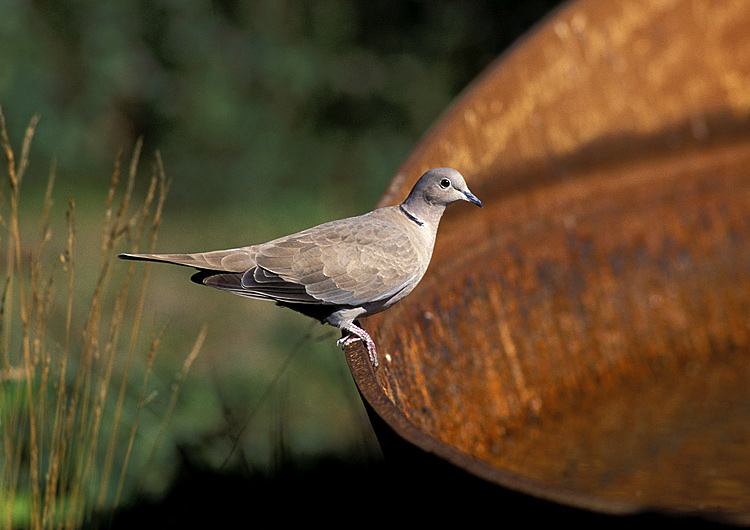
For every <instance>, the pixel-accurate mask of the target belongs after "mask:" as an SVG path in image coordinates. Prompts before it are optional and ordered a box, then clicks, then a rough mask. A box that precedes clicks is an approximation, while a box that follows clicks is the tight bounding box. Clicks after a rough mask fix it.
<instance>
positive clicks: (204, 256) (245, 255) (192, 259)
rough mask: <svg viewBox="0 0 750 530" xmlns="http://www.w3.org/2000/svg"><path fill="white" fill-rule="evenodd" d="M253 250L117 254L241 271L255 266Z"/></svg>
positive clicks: (205, 268)
mask: <svg viewBox="0 0 750 530" xmlns="http://www.w3.org/2000/svg"><path fill="white" fill-rule="evenodd" d="M254 254H255V253H254V252H252V250H251V248H250V247H247V248H234V249H229V250H215V251H213V252H198V253H195V254H118V255H117V257H118V258H120V259H127V260H138V261H157V262H162V263H173V264H175V265H182V266H185V267H195V268H196V269H202V270H214V271H226V272H243V271H246V270H248V269H250V268H252V267H255V259H254V257H255V256H254Z"/></svg>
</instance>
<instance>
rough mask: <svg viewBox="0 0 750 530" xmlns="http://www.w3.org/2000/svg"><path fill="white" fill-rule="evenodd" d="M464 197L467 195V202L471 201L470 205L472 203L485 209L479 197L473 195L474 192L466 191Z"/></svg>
mask: <svg viewBox="0 0 750 530" xmlns="http://www.w3.org/2000/svg"><path fill="white" fill-rule="evenodd" d="M464 195H466V200H467V201H469V202H470V203H472V204H476V205H477V206H479V207H480V208H484V206H482V201H480V200H479V199H478V198H477V196H476V195H474V194H473V193H472V192H470V191H465V192H464Z"/></svg>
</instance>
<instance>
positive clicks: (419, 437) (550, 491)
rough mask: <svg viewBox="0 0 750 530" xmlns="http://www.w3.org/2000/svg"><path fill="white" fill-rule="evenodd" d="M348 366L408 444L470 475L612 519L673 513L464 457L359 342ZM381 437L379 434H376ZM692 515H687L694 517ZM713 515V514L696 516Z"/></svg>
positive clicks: (363, 392) (349, 352)
mask: <svg viewBox="0 0 750 530" xmlns="http://www.w3.org/2000/svg"><path fill="white" fill-rule="evenodd" d="M345 355H346V362H347V364H348V365H349V369H350V371H351V373H352V376H353V377H354V381H355V383H356V385H357V388H358V389H359V392H360V394H361V395H362V396H363V398H364V399H365V400H367V403H368V404H369V405H370V406H371V407H372V409H373V410H374V411H375V413H377V414H378V416H379V417H380V418H381V419H382V420H383V421H384V422H385V423H386V424H387V425H388V426H389V427H390V428H391V429H392V430H393V431H394V432H395V433H396V434H398V435H399V436H400V437H401V438H403V439H404V440H405V441H406V442H407V443H410V444H411V445H413V446H415V447H417V448H419V449H420V450H422V451H424V452H425V453H431V454H434V455H436V456H437V457H439V458H441V459H443V460H444V461H446V462H448V463H450V464H452V465H453V466H456V467H458V468H460V469H463V470H465V471H467V472H469V473H470V474H472V475H474V476H476V477H478V478H480V479H483V480H486V481H488V482H491V483H494V484H497V485H498V486H500V487H503V488H507V489H509V490H512V491H516V492H520V493H524V494H528V495H532V496H534V497H536V498H539V499H543V500H546V501H551V502H554V503H558V504H562V505H566V506H570V507H573V508H579V509H584V510H590V511H594V512H599V513H603V514H609V515H636V514H639V513H648V512H653V511H658V512H660V513H667V512H673V513H678V512H677V511H675V510H667V509H665V508H664V507H657V506H644V505H639V504H635V503H628V502H619V501H614V500H609V499H603V498H598V497H594V496H590V495H585V494H582V493H578V492H574V491H570V490H563V489H560V488H552V487H550V486H547V485H545V484H543V483H540V482H538V481H534V480H530V479H528V478H526V477H523V476H520V475H516V474H513V473H508V472H507V471H503V470H501V469H498V468H495V467H493V466H490V465H488V464H486V463H484V462H482V461H480V460H477V459H475V458H472V457H471V456H469V455H466V454H463V453H461V452H459V451H457V450H456V449H454V448H453V447H451V446H449V445H448V444H446V443H444V442H441V441H440V440H438V439H436V438H434V437H432V436H430V435H429V434H427V433H425V432H423V431H422V430H420V429H419V428H418V427H417V426H416V425H414V424H413V423H412V422H411V421H409V419H408V418H407V417H406V415H405V414H404V413H403V412H402V411H401V410H399V409H398V407H396V405H395V404H394V403H393V402H392V401H391V400H390V399H389V398H388V396H387V395H386V394H385V392H384V391H383V389H382V387H381V386H380V385H379V384H378V382H377V379H376V377H375V372H374V370H373V367H372V364H371V363H370V360H369V357H368V354H367V350H366V349H365V348H364V347H363V346H362V343H360V342H356V343H352V344H351V345H349V346H347V348H346V350H345ZM376 434H377V433H376ZM691 513H692V512H690V513H688V514H687V515H689V514H691ZM696 515H709V514H696Z"/></svg>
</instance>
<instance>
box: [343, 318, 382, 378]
mask: <svg viewBox="0 0 750 530" xmlns="http://www.w3.org/2000/svg"><path fill="white" fill-rule="evenodd" d="M343 331H344V332H347V333H349V334H348V335H344V336H343V337H341V338H340V339H339V340H337V341H336V344H337V345H338V346H340V347H341V349H342V350H343V349H344V348H345V347H346V346H347V345H348V344H351V343H352V342H354V341H357V340H361V341H362V342H364V343H365V347H366V348H367V354H368V355H369V356H370V362H372V364H373V366H374V367H375V368H377V367H378V350H377V348H375V341H373V340H372V338H371V337H370V334H369V333H367V331H365V330H364V329H362V328H360V327H359V326H357V325H355V324H349V325H348V326H347V327H345V328H343Z"/></svg>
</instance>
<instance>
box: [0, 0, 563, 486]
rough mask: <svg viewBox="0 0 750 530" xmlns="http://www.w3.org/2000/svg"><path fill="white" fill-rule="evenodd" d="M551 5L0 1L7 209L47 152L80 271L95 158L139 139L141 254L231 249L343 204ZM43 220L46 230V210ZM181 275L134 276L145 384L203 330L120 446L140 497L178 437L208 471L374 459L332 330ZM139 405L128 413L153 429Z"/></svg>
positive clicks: (385, 176)
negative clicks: (149, 208)
mask: <svg viewBox="0 0 750 530" xmlns="http://www.w3.org/2000/svg"><path fill="white" fill-rule="evenodd" d="M558 3H559V0H558V1H552V0H547V1H543V0H531V1H526V2H514V1H509V0H495V1H491V0H482V1H474V2H465V1H459V0H434V1H431V2H419V1H413V0H410V1H398V0H383V1H377V2H345V1H337V0H314V1H305V2H289V1H279V0H254V1H248V2H245V1H238V0H213V1H206V0H204V1H201V0H189V1H174V0H137V1H132V2H118V1H114V0H104V1H101V0H75V1H74V0H68V1H51V0H35V1H26V0H5V1H4V2H2V4H0V49H2V50H3V51H2V53H1V54H0V105H2V108H3V112H4V114H5V117H6V121H7V123H8V128H9V130H10V136H11V142H12V143H14V144H15V145H20V143H21V141H20V139H21V137H22V135H23V131H24V129H25V127H26V125H27V124H28V122H29V119H30V118H31V116H32V115H34V114H37V113H38V114H40V116H41V121H40V123H39V126H38V127H37V133H36V136H35V138H34V142H33V145H32V151H31V156H30V158H31V165H30V167H29V170H28V173H27V175H26V177H25V181H24V183H23V186H24V194H25V197H26V200H25V202H24V203H23V204H22V205H21V207H22V208H23V209H25V211H26V212H27V213H28V212H32V213H33V212H37V211H38V210H39V209H40V206H39V205H40V201H38V200H36V199H35V198H36V197H41V195H42V194H43V191H44V187H45V186H46V182H47V175H48V173H49V168H50V166H51V165H52V164H53V160H54V164H55V167H56V173H57V184H56V188H55V189H56V191H55V197H56V200H57V202H58V203H60V204H64V201H65V197H66V195H67V194H68V193H69V192H70V193H72V195H73V196H74V197H75V199H76V204H77V209H78V214H77V215H78V225H79V239H80V256H79V257H78V258H77V259H78V263H79V264H81V265H82V266H83V267H84V270H85V268H86V266H87V264H88V265H89V269H90V271H91V274H92V275H93V274H94V271H95V270H96V265H97V263H98V260H99V258H98V250H99V248H98V244H99V243H98V239H97V238H98V237H99V234H100V228H101V211H102V207H101V205H102V203H103V201H104V197H105V194H106V191H107V188H108V183H109V179H110V176H111V174H112V167H113V166H114V163H115V160H116V159H117V157H118V153H120V152H121V151H124V155H123V160H128V159H129V157H130V151H131V150H132V149H133V146H134V144H135V143H136V140H137V139H138V138H143V140H144V144H143V145H144V154H143V155H142V157H141V165H142V166H143V167H144V168H145V170H144V171H145V172H146V173H147V172H148V165H149V164H151V163H152V161H153V160H154V159H155V157H154V153H155V151H157V150H158V151H159V152H160V154H161V157H162V159H163V161H164V167H165V171H166V175H167V177H168V178H169V179H170V181H171V184H170V191H169V195H168V198H167V203H166V206H165V213H164V222H163V225H162V227H161V229H160V235H159V240H158V244H157V250H158V251H163V252H180V251H195V250H210V249H218V248H228V247H233V246H240V245H245V244H250V243H254V242H260V241H263V240H267V239H270V238H272V237H276V236H280V235H283V234H286V233H289V232H293V231H297V230H300V229H303V228H306V227H308V226H310V225H313V224H317V223H319V222H323V221H326V220H330V219H333V218H337V217H342V216H347V215H356V214H359V213H361V212H363V211H366V210H368V209H370V208H371V207H372V206H373V204H374V203H375V202H376V201H377V199H378V198H379V196H380V194H381V193H382V191H383V189H384V188H385V186H386V185H387V182H388V180H389V178H390V176H391V175H392V174H393V173H394V172H395V171H396V169H397V168H398V166H399V164H400V163H401V162H402V161H403V159H404V158H405V157H406V155H407V154H408V153H409V152H410V151H411V150H412V149H413V148H414V147H415V145H416V144H417V142H418V141H419V138H420V137H421V136H422V135H423V134H424V133H425V132H426V131H427V129H428V128H429V126H430V125H431V123H432V122H434V121H435V120H436V119H437V117H438V116H439V115H440V113H441V112H443V111H444V110H445V109H446V108H447V107H448V106H449V104H450V102H451V100H452V99H453V98H455V97H456V95H457V94H458V93H459V92H460V91H461V90H462V89H463V88H464V87H465V86H466V85H467V84H469V83H470V82H471V80H472V79H474V78H475V77H476V76H477V75H478V74H479V73H480V72H481V71H482V69H483V68H485V67H486V66H487V65H488V64H489V62H490V61H492V60H493V59H495V58H496V57H497V55H498V54H500V53H501V52H502V51H504V50H505V49H506V48H507V47H508V46H509V45H510V44H511V43H512V42H513V41H515V40H516V39H517V38H518V37H520V36H521V35H522V34H523V33H524V32H525V31H526V30H528V29H529V27H531V26H532V25H533V24H534V23H536V22H537V21H538V20H539V19H540V18H541V17H542V16H544V15H545V14H546V13H547V12H548V11H549V10H550V9H551V8H553V7H554V6H555V5H556V4H558ZM147 180H148V179H147V178H144V179H143V182H142V183H141V184H139V186H140V187H139V188H137V190H136V194H138V193H144V189H145V186H146V184H147ZM52 222H53V224H54V223H55V222H57V223H59V224H61V225H62V226H64V210H63V209H62V208H60V209H58V210H55V211H54V212H53V214H52ZM53 230H54V229H53ZM53 233H55V234H60V233H63V232H61V231H59V230H58V231H57V232H53ZM119 250H125V249H119ZM124 266H125V265H122V267H124ZM82 274H85V272H83V273H82ZM188 277H189V271H188V270H184V269H177V268H173V267H167V266H165V267H154V268H153V269H151V288H150V291H149V294H148V296H147V299H146V308H145V313H144V314H145V315H149V317H147V319H150V320H152V321H153V322H154V327H155V328H158V327H160V326H161V325H162V324H163V323H165V322H168V327H167V331H166V333H165V335H164V338H163V340H162V344H161V346H160V351H161V352H163V353H161V354H160V356H159V357H158V358H157V364H156V367H155V371H154V375H153V377H152V380H153V384H154V385H155V386H156V387H159V388H168V386H169V384H170V381H171V378H172V377H173V375H174V373H175V372H178V371H179V369H180V363H181V360H182V359H183V358H184V355H185V352H187V351H189V349H190V345H191V344H192V342H193V341H194V340H195V336H196V335H197V333H198V330H199V329H200V328H201V326H202V325H203V324H204V323H206V324H208V337H207V339H206V342H205V345H204V347H203V350H202V352H201V354H200V356H199V358H198V360H197V361H196V366H194V367H193V368H192V371H191V374H190V376H189V378H188V380H187V381H186V382H185V386H184V389H183V390H182V392H181V394H180V402H179V403H178V404H177V407H176V408H175V410H174V412H173V415H172V420H171V423H170V425H171V429H170V431H169V432H168V433H167V434H166V435H165V436H164V438H163V440H162V443H161V445H160V452H159V453H158V454H157V456H156V457H152V456H148V457H147V456H146V455H143V456H141V457H138V456H136V457H135V460H136V461H137V462H136V464H135V465H134V466H133V467H134V468H135V469H141V471H143V469H144V467H143V465H144V462H149V463H148V465H149V467H148V469H149V470H150V472H149V474H148V476H147V477H146V478H145V479H144V478H143V477H141V481H142V482H141V485H144V484H145V488H146V490H147V491H153V492H159V491H161V490H163V488H164V487H166V486H167V484H168V482H169V480H170V479H171V473H172V472H173V469H174V465H175V461H176V459H177V455H178V452H176V451H175V447H177V446H179V447H181V448H182V449H181V453H180V454H182V455H183V457H184V456H185V453H186V452H187V453H189V454H190V455H191V456H190V458H194V459H197V460H200V461H201V462H203V463H205V464H206V465H207V466H209V467H210V466H216V467H220V466H221V465H222V463H223V462H224V461H225V460H226V459H227V458H228V457H229V456H230V455H232V457H231V458H230V461H229V463H228V464H227V465H228V466H230V467H231V466H239V467H241V468H243V469H246V470H249V471H250V472H253V471H254V470H266V471H267V470H269V469H272V468H273V467H274V465H279V464H280V463H281V464H283V461H284V460H287V459H294V458H298V457H305V456H309V455H316V454H321V453H341V454H347V455H351V454H355V455H359V456H360V457H366V458H369V457H372V456H373V455H376V454H377V449H376V445H375V443H374V439H373V437H372V434H371V433H370V432H369V427H368V425H367V420H366V417H365V415H364V412H363V409H362V405H361V402H360V401H359V397H358V395H357V393H356V390H355V388H354V385H353V382H352V381H351V376H350V375H349V373H348V370H347V367H346V365H345V362H344V360H343V357H342V355H341V354H340V352H339V350H338V349H337V348H336V346H335V345H334V344H333V343H334V341H335V339H336V338H337V337H338V335H337V333H336V331H335V330H332V329H329V328H325V327H322V326H319V325H317V324H315V323H310V322H309V321H308V320H306V319H305V318H304V317H301V316H300V315H296V314H294V313H291V312H288V311H284V310H282V309H279V308H275V307H274V306H272V305H270V304H263V303H260V302H254V301H248V300H244V299H241V298H239V297H232V296H229V295H227V294H225V293H220V292H215V291H213V290H209V289H206V288H201V287H199V286H196V285H193V284H191V283H190V282H189V281H188ZM87 310H88V308H81V310H80V311H81V312H85V311H87ZM164 352H166V353H164ZM170 352H175V353H174V355H171V354H170ZM295 352H296V353H295ZM279 374H281V375H279ZM269 389H270V390H269ZM158 404H159V400H158V399H157V400H155V401H154V407H153V410H152V411H151V412H149V411H148V410H147V412H146V413H145V414H146V415H147V416H148V414H149V413H152V414H153V416H154V417H153V418H151V419H149V418H148V417H146V418H145V419H143V420H142V421H143V423H144V425H148V422H149V421H152V422H153V423H154V424H155V425H156V424H158V422H159V417H158V416H159V414H160V411H161V410H162V409H160V408H159V407H158ZM131 413H132V411H131ZM127 414H128V413H126V415H127ZM147 432H148V431H147ZM238 438H239V442H238V443H237V446H236V448H235V450H234V451H232V447H233V444H234V441H235V439H238ZM135 451H138V449H137V448H136V449H135ZM149 458H154V460H153V461H152V460H148V459H149ZM138 462H140V465H141V467H140V468H139V464H138ZM132 489H133V488H131V490H132Z"/></svg>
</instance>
